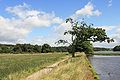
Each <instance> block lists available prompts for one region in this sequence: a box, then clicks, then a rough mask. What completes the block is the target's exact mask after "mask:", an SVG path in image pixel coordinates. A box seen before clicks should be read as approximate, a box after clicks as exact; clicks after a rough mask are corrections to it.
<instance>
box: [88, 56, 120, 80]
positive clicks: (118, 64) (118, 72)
mask: <svg viewBox="0 0 120 80" xmlns="http://www.w3.org/2000/svg"><path fill="white" fill-rule="evenodd" d="M90 61H91V63H92V65H93V66H94V68H95V70H96V71H97V73H98V75H99V76H100V80H120V56H92V57H90Z"/></svg>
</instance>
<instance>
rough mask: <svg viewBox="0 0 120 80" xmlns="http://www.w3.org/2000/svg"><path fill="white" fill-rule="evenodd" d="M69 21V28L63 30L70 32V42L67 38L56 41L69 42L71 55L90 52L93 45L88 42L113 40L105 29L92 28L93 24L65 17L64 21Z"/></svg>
mask: <svg viewBox="0 0 120 80" xmlns="http://www.w3.org/2000/svg"><path fill="white" fill-rule="evenodd" d="M68 22H69V23H71V27H72V29H71V30H68V31H66V32H64V35H66V34H70V35H71V36H72V37H71V41H72V43H69V42H68V41H67V40H59V41H58V42H57V43H58V44H60V43H63V44H65V43H69V44H70V46H69V48H70V49H69V50H70V51H69V52H70V53H72V57H74V56H75V52H76V51H79V52H85V53H86V54H89V53H90V54H91V53H92V52H93V47H92V44H91V43H90V42H97V41H99V42H103V41H107V42H108V43H110V42H113V41H114V40H113V39H110V38H109V37H108V36H107V35H106V32H105V29H102V28H94V27H92V26H93V24H90V25H88V24H87V23H86V22H85V21H84V20H83V21H81V22H80V23H79V22H76V21H73V19H71V18H68V19H66V23H68Z"/></svg>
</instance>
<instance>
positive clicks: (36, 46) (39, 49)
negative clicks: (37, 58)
mask: <svg viewBox="0 0 120 80" xmlns="http://www.w3.org/2000/svg"><path fill="white" fill-rule="evenodd" d="M33 51H34V52H41V46H38V45H35V46H34V48H33Z"/></svg>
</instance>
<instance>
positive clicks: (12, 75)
mask: <svg viewBox="0 0 120 80" xmlns="http://www.w3.org/2000/svg"><path fill="white" fill-rule="evenodd" d="M64 56H65V54H59V53H57V54H55V53H54V54H8V55H6V54H3V55H0V80H20V78H24V77H26V76H28V75H30V74H32V73H33V72H36V71H38V70H40V69H43V68H44V67H46V66H48V65H50V64H53V63H55V62H57V61H59V60H61V58H62V57H64Z"/></svg>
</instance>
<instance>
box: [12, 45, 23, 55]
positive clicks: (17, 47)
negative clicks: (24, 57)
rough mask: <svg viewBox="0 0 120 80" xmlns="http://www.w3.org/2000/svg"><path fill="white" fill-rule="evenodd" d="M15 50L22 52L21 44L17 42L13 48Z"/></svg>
mask: <svg viewBox="0 0 120 80" xmlns="http://www.w3.org/2000/svg"><path fill="white" fill-rule="evenodd" d="M13 51H14V52H18V53H21V52H22V48H21V44H16V45H15V46H14V48H13Z"/></svg>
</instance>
